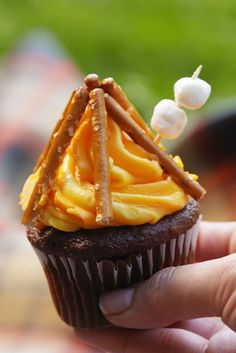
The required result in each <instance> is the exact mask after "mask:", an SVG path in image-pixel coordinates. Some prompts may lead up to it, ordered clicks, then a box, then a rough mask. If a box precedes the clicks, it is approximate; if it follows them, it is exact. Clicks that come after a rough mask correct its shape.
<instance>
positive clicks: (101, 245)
mask: <svg viewBox="0 0 236 353" xmlns="http://www.w3.org/2000/svg"><path fill="white" fill-rule="evenodd" d="M173 102H174V101H173ZM174 104H175V108H176V109H177V110H178V112H177V113H178V114H179V115H181V114H182V118H183V117H184V120H185V113H184V111H183V110H181V109H180V108H179V105H178V106H177V104H176V103H175V102H174ZM179 111H180V113H181V114H180V113H179ZM163 112H164V115H163ZM168 114H172V115H173V116H175V118H176V116H178V114H176V112H174V110H173V109H172V110H169V111H168V109H167V111H164V110H163V109H162V111H161V113H160V109H159V108H158V107H156V108H155V111H154V116H153V118H152V122H154V123H155V124H154V123H153V124H152V125H153V126H154V125H155V127H156V126H157V125H158V124H159V125H160V126H161V123H160V122H161V121H163V119H166V120H167V121H170V120H171V121H172V124H171V129H174V130H175V135H176V131H177V130H178V129H179V130H182V129H183V126H184V124H185V123H183V119H182V118H179V116H178V117H177V118H176V119H177V120H175V118H173V116H172V118H171V119H169V118H168V117H167V115H168ZM181 119H182V120H181ZM157 120H158V121H157ZM180 120H181V121H182V123H181V121H180ZM180 126H181V127H180ZM165 129H166V125H165ZM176 129H177V130H176ZM165 131H167V130H165ZM158 132H159V135H158V137H157V138H154V136H153V134H152V132H151V130H150V129H149V127H148V126H147V125H146V123H145V122H144V121H143V120H142V118H141V117H140V115H139V114H138V112H137V111H136V109H135V108H134V106H133V105H131V103H130V102H129V101H128V99H127V98H126V96H125V94H124V93H123V91H122V90H121V88H120V87H119V86H118V85H117V84H116V83H115V81H114V80H113V79H111V78H108V79H105V80H103V81H102V82H100V80H99V78H98V76H97V75H95V74H91V75H88V76H87V77H86V78H85V85H84V86H83V87H81V88H80V89H78V90H75V91H74V92H73V93H72V96H71V98H70V100H69V103H68V104H67V107H66V108H65V111H64V113H63V114H62V117H61V119H59V121H58V123H57V125H56V126H55V128H54V130H53V132H52V134H51V137H50V139H49V141H48V144H47V145H46V147H45V149H44V151H43V152H42V154H41V156H40V157H39V160H38V162H37V163H36V166H35V169H34V172H33V174H32V175H30V176H29V178H28V179H27V181H26V183H25V185H24V188H23V191H22V193H21V205H22V208H23V218H22V223H23V224H25V225H26V226H27V236H28V239H29V241H30V243H31V245H32V246H33V248H34V250H35V252H36V254H37V255H38V258H39V260H40V261H41V263H42V266H43V269H44V272H45V274H46V277H47V280H48V284H49V288H50V291H51V294H52V298H53V301H54V304H55V307H56V309H57V312H58V314H59V315H60V317H61V318H62V320H64V321H65V322H66V323H67V324H69V325H70V326H73V327H76V328H79V329H85V330H88V329H97V328H102V327H106V326H108V325H110V323H108V321H107V320H106V318H105V317H104V316H103V314H102V313H101V311H100V309H99V306H98V300H99V297H100V295H101V293H103V292H105V291H110V290H113V289H120V288H125V287H128V286H130V285H133V284H135V283H138V282H140V281H143V280H145V279H147V278H149V277H150V276H151V275H152V274H154V273H155V272H157V271H159V270H160V269H162V268H164V267H167V266H177V265H182V264H187V263H191V262H193V261H194V252H195V246H196V240H197V233H198V230H197V229H198V225H199V222H200V211H199V206H198V200H199V199H200V198H201V197H202V196H203V195H204V193H205V190H204V189H203V188H202V187H201V186H200V184H198V182H197V181H196V177H195V176H194V175H192V174H189V173H187V172H185V171H184V170H183V164H182V161H181V159H180V157H172V156H170V155H168V154H167V152H166V151H165V149H164V147H163V146H162V145H161V143H160V137H162V130H161V128H159V130H158ZM172 132H173V131H172Z"/></svg>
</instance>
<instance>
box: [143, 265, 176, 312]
mask: <svg viewBox="0 0 236 353" xmlns="http://www.w3.org/2000/svg"><path fill="white" fill-rule="evenodd" d="M176 271H177V268H176V267H168V268H165V269H163V270H161V271H159V272H157V273H156V274H155V275H153V276H152V277H151V278H150V279H149V280H148V281H147V284H146V288H145V291H144V296H145V300H146V303H147V304H148V306H149V307H150V308H152V309H154V310H155V309H157V310H158V309H159V305H158V304H159V303H162V304H163V303H164V300H163V299H165V296H166V292H167V291H168V288H169V287H170V285H171V283H172V280H173V276H174V274H175V272H176Z"/></svg>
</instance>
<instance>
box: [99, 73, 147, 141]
mask: <svg viewBox="0 0 236 353" xmlns="http://www.w3.org/2000/svg"><path fill="white" fill-rule="evenodd" d="M101 87H102V88H103V89H104V91H105V92H106V93H108V94H109V95H110V96H112V97H113V98H114V99H115V100H116V101H117V102H118V103H119V104H120V106H121V107H122V108H123V109H124V110H126V111H127V112H128V113H129V114H130V116H131V117H132V118H133V119H134V121H135V122H136V123H137V124H138V125H139V126H140V127H141V128H142V129H143V130H144V131H145V132H146V133H147V134H148V136H149V137H150V138H152V139H153V135H152V132H151V130H150V129H149V128H148V126H147V125H146V124H145V122H144V121H143V119H142V118H141V116H140V114H139V113H138V112H137V110H136V109H135V107H134V106H133V105H132V104H131V103H130V101H129V100H128V98H127V97H126V95H125V93H124V92H123V91H122V88H121V87H120V86H119V85H118V84H117V83H116V82H115V81H114V79H113V78H112V77H108V78H105V79H104V80H103V81H102V83H101Z"/></svg>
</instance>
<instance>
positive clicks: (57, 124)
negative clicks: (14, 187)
mask: <svg viewBox="0 0 236 353" xmlns="http://www.w3.org/2000/svg"><path fill="white" fill-rule="evenodd" d="M75 94H76V90H74V91H73V92H72V94H71V96H70V99H69V101H68V103H67V106H66V108H65V109H64V112H63V113H62V116H61V117H60V119H59V120H58V122H57V123H56V125H55V127H54V129H53V131H52V133H51V135H50V137H49V140H48V143H47V145H46V146H45V148H44V149H43V151H42V152H41V154H40V156H39V158H38V160H37V163H36V164H35V166H34V170H33V171H34V172H36V170H37V169H38V168H39V167H40V166H41V164H42V163H43V161H44V159H45V157H46V155H47V153H48V151H49V149H50V147H51V144H52V141H53V139H54V136H55V135H56V134H57V132H58V130H59V129H60V126H61V124H62V122H63V120H64V117H65V116H66V114H67V111H68V109H69V107H70V105H71V101H72V100H73V99H74V96H75Z"/></svg>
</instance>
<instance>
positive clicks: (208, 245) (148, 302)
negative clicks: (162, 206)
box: [77, 222, 236, 353]
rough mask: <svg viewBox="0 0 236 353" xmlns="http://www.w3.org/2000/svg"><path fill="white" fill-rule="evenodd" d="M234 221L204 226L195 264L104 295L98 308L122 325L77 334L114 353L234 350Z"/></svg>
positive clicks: (219, 352)
mask: <svg viewBox="0 0 236 353" xmlns="http://www.w3.org/2000/svg"><path fill="white" fill-rule="evenodd" d="M234 253H236V222H227V223H209V222H203V223H202V225H201V228H200V234H199V239H198V244H197V261H198V263H196V264H192V265H185V266H180V267H171V268H167V269H164V270H162V271H160V272H158V273H157V274H155V275H153V276H152V277H151V278H150V279H149V280H147V281H145V282H142V283H141V284H140V285H138V286H137V287H135V288H130V289H126V290H120V291H114V292H111V293H106V294H105V295H103V296H102V298H101V300H100V307H101V309H102V311H103V312H104V314H105V315H106V316H107V318H108V320H109V321H110V322H112V323H113V324H114V325H116V326H118V327H114V328H108V329H103V330H98V331H94V332H77V337H78V338H79V339H80V340H82V341H83V342H86V343H87V344H88V345H90V346H93V347H96V348H97V349H100V350H101V351H106V352H111V353H134V352H135V353H146V352H148V353H152V352H153V353H154V352H155V353H235V352H236V254H234Z"/></svg>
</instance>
